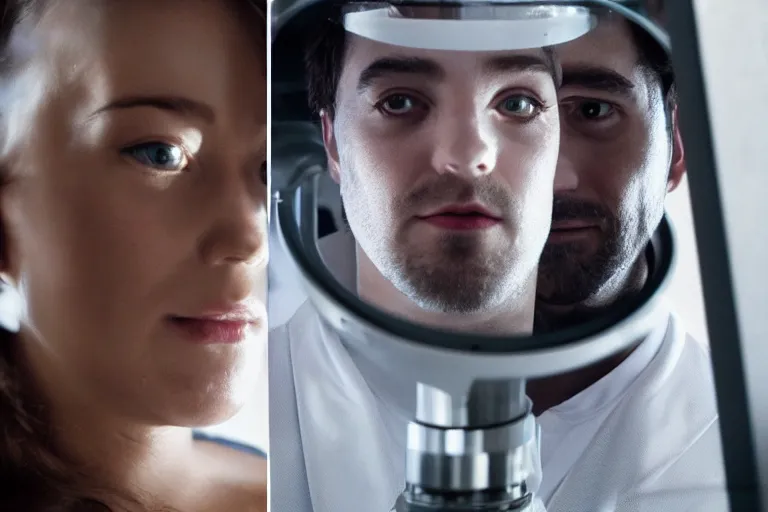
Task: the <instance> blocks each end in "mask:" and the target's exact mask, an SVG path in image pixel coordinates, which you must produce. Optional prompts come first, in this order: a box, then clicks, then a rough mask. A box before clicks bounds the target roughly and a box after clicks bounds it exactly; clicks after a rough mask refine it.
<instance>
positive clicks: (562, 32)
mask: <svg viewBox="0 0 768 512" xmlns="http://www.w3.org/2000/svg"><path fill="white" fill-rule="evenodd" d="M302 5H303V7H302ZM282 13H283V16H282V17H281V11H279V10H278V12H276V13H275V19H274V21H275V26H276V31H275V32H273V33H274V35H275V45H274V47H273V48H274V51H273V53H274V58H273V62H274V65H275V67H276V69H277V71H276V73H275V74H273V80H274V81H275V85H274V87H273V91H274V92H273V108H272V116H273V128H272V174H271V180H272V190H273V195H274V197H275V199H276V201H277V207H276V208H275V209H274V210H273V215H276V219H275V222H277V223H278V224H279V228H280V229H279V231H280V236H281V238H282V242H283V244H284V247H285V249H286V250H287V254H288V255H289V257H290V258H291V259H292V261H294V262H295V269H296V271H297V273H298V274H300V275H301V279H302V282H303V283H304V285H305V287H304V291H303V293H305V294H306V297H307V298H309V299H310V300H311V301H312V302H313V303H314V304H315V306H316V307H317V309H318V311H319V312H320V313H321V316H322V317H323V319H324V320H325V321H326V322H328V323H329V325H331V326H332V327H333V328H334V329H335V330H337V331H338V332H339V333H340V335H341V336H342V338H343V339H344V341H345V343H347V344H348V346H349V349H350V351H352V352H359V353H360V354H363V356H362V357H363V358H364V359H369V360H370V363H371V364H372V365H373V366H378V367H380V368H381V370H382V371H384V372H386V369H387V368H391V367H392V365H397V366H398V367H401V368H403V367H404V366H412V370H413V374H414V375H417V374H418V375H419V376H420V377H419V378H420V379H421V380H422V381H429V382H433V383H435V384H438V383H439V385H440V386H442V387H456V388H457V389H459V388H460V389H464V390H466V389H467V388H468V387H469V386H470V383H471V382H472V381H474V380H475V379H476V378H478V377H479V376H484V377H488V378H507V377H509V378H535V377H541V376H545V375H552V374H558V373H563V372H567V371H569V370H572V369H575V368H579V367H582V366H586V365H588V364H590V363H591V362H594V361H598V360H601V359H604V358H605V357H608V356H610V355H612V354H614V353H617V352H620V351H622V350H624V349H626V348H627V347H628V346H630V345H632V344H633V343H634V342H635V341H636V340H638V339H641V338H642V337H643V336H644V335H645V334H647V331H648V329H649V326H650V325H652V324H653V323H654V321H653V318H655V316H654V315H658V314H660V313H659V307H658V300H657V299H658V297H659V295H660V291H661V290H662V289H663V287H664V285H665V283H666V282H667V281H668V278H669V276H670V274H671V269H672V264H673V249H672V246H673V235H672V228H671V226H670V225H669V221H668V219H666V218H664V219H663V221H662V223H661V224H660V226H659V228H658V230H657V232H656V233H655V234H654V236H653V237H652V239H651V240H650V241H649V244H648V249H647V251H646V252H647V253H648V254H649V258H650V259H649V261H651V268H650V273H649V278H648V282H647V284H646V286H645V287H644V288H643V290H642V291H641V292H640V293H638V294H637V295H636V297H635V299H634V300H632V301H629V302H627V301H625V302H622V303H621V304H617V306H616V307H615V308H607V309H606V311H605V313H604V314H602V315H601V316H599V317H596V318H592V319H590V321H588V322H585V323H584V324H583V325H576V326H572V327H569V328H567V329H563V330H558V331H556V332H543V333H533V334H525V335H521V334H520V332H514V333H508V334H501V335H489V334H488V333H469V332H462V331H460V330H455V329H451V328H441V327H440V326H439V325H438V326H436V325H434V324H433V325H425V324H423V323H419V322H415V321H413V320H412V319H409V318H408V317H407V316H404V315H398V314H393V312H392V311H387V310H386V309H384V308H381V307H379V306H378V305H376V304H373V303H371V302H370V301H368V300H364V299H361V298H360V296H359V294H358V290H357V288H356V285H357V283H356V282H355V279H356V278H357V275H356V274H355V271H354V267H355V265H356V264H357V256H356V253H355V251H356V248H355V245H354V237H355V235H358V233H354V231H355V230H354V226H353V227H352V229H351V231H350V229H349V226H347V224H346V219H345V218H344V215H343V209H344V207H343V206H342V200H341V196H340V194H339V189H338V186H337V184H336V183H335V182H334V180H332V179H331V178H330V176H329V173H328V167H327V164H328V153H327V151H326V143H324V141H323V137H322V132H321V128H320V123H319V122H318V117H317V115H316V113H313V112H311V110H310V109H308V108H307V106H306V104H307V91H306V80H307V77H306V75H305V72H304V67H303V60H304V57H305V55H304V53H302V52H303V51H304V50H305V49H306V45H307V44H309V43H307V42H306V41H307V39H306V37H307V34H308V33H310V32H312V30H313V29H315V30H316V29H317V28H318V25H319V23H318V20H325V23H326V24H327V25H329V26H336V27H339V30H341V27H343V31H344V32H345V33H346V37H347V40H349V38H350V35H352V36H354V37H361V38H364V39H367V40H369V41H375V42H376V44H379V45H388V46H391V47H392V48H393V49H394V50H396V52H398V53H399V54H403V49H409V51H410V50H413V52H414V55H417V54H418V55H422V54H421V53H419V52H431V53H430V55H438V56H440V55H443V54H444V55H446V56H449V57H448V58H449V59H450V58H452V57H450V56H452V55H459V53H461V54H462V55H461V57H458V56H457V57H456V58H465V59H466V58H472V57H471V56H472V55H476V58H477V59H478V60H481V59H483V58H485V56H488V55H498V53H499V52H502V53H503V52H512V53H514V52H518V51H520V50H522V52H530V51H531V50H533V51H535V50H537V49H541V48H546V49H547V50H548V51H552V52H553V53H554V55H555V60H556V61H558V59H559V57H558V56H557V55H558V50H559V49H562V48H567V47H568V45H569V44H570V43H573V44H577V43H578V42H579V41H580V40H583V39H584V38H585V37H589V34H591V33H595V32H596V31H599V30H601V27H603V26H605V25H607V24H615V23H617V22H621V23H623V22H624V21H623V20H626V23H630V24H633V25H635V26H636V27H639V28H640V29H641V30H643V31H644V32H645V33H646V34H648V35H649V36H650V37H649V41H650V42H651V43H652V44H654V45H657V46H658V47H659V48H660V49H661V51H662V52H664V51H668V49H669V43H668V39H667V36H666V34H665V33H664V31H663V30H662V29H661V28H660V27H659V26H658V25H657V24H656V23H654V22H653V21H652V20H650V19H648V18H647V17H645V16H643V15H640V14H638V13H637V12H636V11H635V10H633V9H630V8H628V7H626V6H624V5H622V4H621V3H618V2H610V1H603V0H600V1H584V2H572V1H564V2H487V3H474V2H465V3H452V4H450V5H445V4H435V3H426V2H413V3H412V2H398V3H391V4H384V3H376V4H372V3H368V2H366V3H362V2H347V3H344V4H338V3H330V2H312V3H308V4H296V5H294V6H289V7H288V8H285V9H284V10H283V11H282ZM307 13H309V14H311V15H308V14H307ZM617 20H619V21H617ZM311 21H314V23H312V22H311ZM465 34H473V37H464V35H465ZM474 35H476V36H477V37H474ZM284 36H285V37H284ZM287 36H291V38H293V39H289V38H287ZM296 38H298V40H299V41H303V42H304V46H302V45H299V44H296V43H297V40H296ZM297 48H303V49H304V50H302V52H299V53H297ZM586 48H589V45H587V46H586ZM441 52H444V53H441ZM456 52H459V53H456ZM406 53H407V52H406ZM283 55H286V56H293V57H294V58H293V62H287V61H289V60H291V59H287V58H286V59H283V58H282V56H283ZM292 65H293V67H292ZM556 66H558V69H561V63H560V62H559V61H558V62H556ZM297 70H300V71H297ZM291 72H293V74H292V73H291ZM425 80H426V78H425ZM553 80H557V77H553ZM556 88H557V84H554V85H553V90H555V89H556ZM281 93H282V94H281ZM302 103H303V104H302ZM513 106H514V107H518V106H519V102H517V103H515V102H513ZM336 144H337V149H339V150H340V151H342V152H343V151H344V149H343V148H344V146H345V141H344V140H336ZM532 144H535V141H534V142H532ZM548 165H550V166H551V169H549V170H548V171H547V172H549V175H550V177H551V178H552V179H554V175H555V165H556V159H550V163H549V164H548ZM540 168H542V167H540ZM345 171H347V172H349V171H351V170H349V169H347V170H345ZM522 171H523V172H524V171H525V169H523V170H522ZM342 172H344V171H342ZM490 178H491V179H492V178H493V174H492V173H491V176H490ZM545 186H546V185H545ZM549 187H550V189H549V190H550V193H551V190H552V189H551V187H552V184H551V182H550V184H549ZM550 207H551V205H547V204H546V202H545V206H543V208H545V209H546V208H550ZM370 214H371V215H373V214H374V212H373V211H371V212H370ZM321 217H326V218H330V219H332V224H334V227H333V229H332V231H333V230H336V231H337V232H338V233H337V235H338V234H339V233H341V232H342V231H346V232H347V234H348V236H347V242H345V243H347V244H349V243H350V240H351V243H352V245H349V246H348V247H347V249H346V250H347V252H348V253H349V254H347V255H346V263H345V264H344V265H341V266H339V265H337V264H335V263H334V262H333V261H332V260H334V259H335V260H338V257H337V256H334V257H329V256H328V250H329V249H328V246H329V245H330V246H331V247H332V249H331V251H332V252H334V251H335V252H338V251H340V250H341V246H342V245H343V244H342V243H341V242H330V243H328V240H326V241H325V242H324V241H323V240H321V239H320V238H323V236H321V235H325V234H327V232H322V230H323V228H322V226H321V224H323V222H324V221H323V219H322V218H321ZM531 218H541V215H539V214H535V213H534V214H533V216H532V217H531ZM515 222H517V223H519V224H520V225H524V224H525V223H526V213H523V214H522V215H521V216H520V217H517V218H516V220H515ZM543 229H549V226H545V227H544V228H543ZM359 236H361V237H364V236H365V233H360V234H359ZM362 245H363V246H365V244H362ZM535 249H536V250H538V251H541V249H542V248H541V246H537V247H536V248H535ZM342 259H345V258H342ZM509 265H510V266H514V262H509ZM457 272H461V267H460V266H459V267H457ZM457 314H458V313H457ZM457 360H458V361H460V364H461V365H462V367H463V368H464V369H465V370H466V371H463V372H452V371H448V370H449V369H451V368H453V367H454V363H455V362H456V361H457ZM403 365H404V366H403ZM404 373H406V374H407V373H408V372H407V371H406V372H404ZM430 373H432V375H430ZM457 373H461V376H458V375H457Z"/></svg>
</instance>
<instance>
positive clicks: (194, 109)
mask: <svg viewBox="0 0 768 512" xmlns="http://www.w3.org/2000/svg"><path fill="white" fill-rule="evenodd" d="M138 107H150V108H157V109H160V110H165V111H169V112H174V113H176V114H180V115H183V116H188V117H196V118H199V119H202V120H203V121H205V122H206V123H209V124H213V122H214V121H215V119H216V114H215V113H214V111H213V108H211V107H210V106H209V105H206V104H205V103H202V102H199V101H196V100H192V99H189V98H184V97H181V96H128V97H125V98H120V99H117V100H114V101H111V102H110V103H108V104H107V105H105V106H103V107H101V108H99V109H98V110H96V111H95V112H94V113H92V114H91V115H90V116H89V117H88V118H89V119H92V118H93V117H95V116H97V115H99V114H101V113H103V112H107V111H111V110H124V109H130V108H138Z"/></svg>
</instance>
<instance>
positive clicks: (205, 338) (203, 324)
mask: <svg viewBox="0 0 768 512" xmlns="http://www.w3.org/2000/svg"><path fill="white" fill-rule="evenodd" d="M170 323H171V324H172V325H173V326H174V328H176V330H177V331H179V332H180V333H181V334H182V335H183V337H184V338H185V339H186V340H187V341H190V342H192V343H199V344H202V345H213V344H219V343H221V344H233V343H240V342H241V341H244V340H245V339H246V338H247V337H248V330H249V329H250V327H251V324H250V323H249V322H245V321H241V320H240V321H238V320H208V319H202V318H180V317H172V318H170Z"/></svg>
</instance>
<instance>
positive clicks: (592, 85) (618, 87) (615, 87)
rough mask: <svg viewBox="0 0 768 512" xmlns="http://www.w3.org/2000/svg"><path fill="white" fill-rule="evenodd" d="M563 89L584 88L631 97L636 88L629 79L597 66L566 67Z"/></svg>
mask: <svg viewBox="0 0 768 512" xmlns="http://www.w3.org/2000/svg"><path fill="white" fill-rule="evenodd" d="M562 87H583V88H585V89H594V90H598V91H603V92H608V93H612V94H619V95H622V96H631V95H632V89H634V88H635V84H633V83H632V82H631V81H630V80H629V79H627V78H626V77H624V76H623V75H621V74H620V73H618V72H616V71H613V70H612V69H608V68H604V67H597V66H579V67H565V68H564V69H563V85H562Z"/></svg>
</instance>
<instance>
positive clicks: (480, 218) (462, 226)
mask: <svg viewBox="0 0 768 512" xmlns="http://www.w3.org/2000/svg"><path fill="white" fill-rule="evenodd" d="M418 218H419V219H420V220H423V221H424V222H426V223H428V224H431V225H432V226H435V227H439V228H443V229H452V230H477V229H486V228H490V227H493V226H495V225H497V224H499V223H501V222H502V220H503V219H502V217H501V216H499V215H496V214H494V213H492V212H490V211H489V210H488V209H487V208H485V207H484V206H481V205H476V204H470V205H451V206H445V207H443V208H440V209H438V210H435V211H433V212H431V213H429V214H427V215H422V216H419V217H418Z"/></svg>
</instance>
